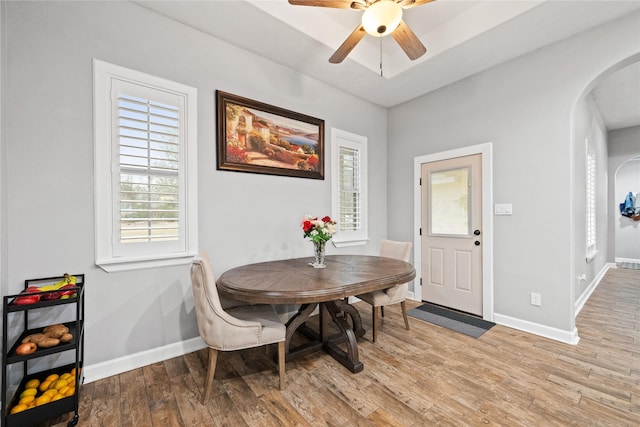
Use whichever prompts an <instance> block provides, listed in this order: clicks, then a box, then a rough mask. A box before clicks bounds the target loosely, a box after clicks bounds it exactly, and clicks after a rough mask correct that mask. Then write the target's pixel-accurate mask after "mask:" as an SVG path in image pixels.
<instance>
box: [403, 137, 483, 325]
mask: <svg viewBox="0 0 640 427" xmlns="http://www.w3.org/2000/svg"><path fill="white" fill-rule="evenodd" d="M473 154H481V155H482V235H483V239H482V318H483V319H485V320H488V321H494V320H493V316H494V313H493V209H492V207H493V145H492V143H491V142H487V143H484V144H478V145H472V146H469V147H463V148H458V149H455V150H448V151H442V152H440V153H435V154H427V155H424V156H419V157H416V158H414V163H413V164H414V168H413V173H414V183H415V184H414V198H413V209H414V213H413V220H414V245H413V248H414V249H413V253H414V263H413V264H414V268H415V270H416V280H415V281H414V286H413V288H414V295H413V296H414V299H416V300H418V301H421V300H422V287H421V286H420V278H421V277H422V266H421V259H422V247H421V241H422V239H421V236H420V227H421V226H422V225H421V216H422V213H421V210H422V202H421V197H422V190H421V186H420V176H421V170H422V164H423V163H430V162H437V161H440V160H447V159H452V158H455V157H463V156H470V155H473Z"/></svg>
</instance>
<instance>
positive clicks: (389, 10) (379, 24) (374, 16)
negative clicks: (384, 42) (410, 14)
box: [362, 0, 402, 37]
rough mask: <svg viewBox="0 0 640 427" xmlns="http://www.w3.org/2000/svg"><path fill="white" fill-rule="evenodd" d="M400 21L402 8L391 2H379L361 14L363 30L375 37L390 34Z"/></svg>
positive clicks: (391, 0)
mask: <svg viewBox="0 0 640 427" xmlns="http://www.w3.org/2000/svg"><path fill="white" fill-rule="evenodd" d="M400 21H402V8H401V7H400V5H399V4H398V3H396V2H395V1H393V0H379V1H377V2H375V3H373V4H372V5H371V6H369V7H368V8H367V9H366V10H365V11H364V13H363V14H362V26H363V27H364V30H365V31H366V32H367V33H368V34H371V35H372V36H375V37H383V36H386V35H387V34H391V33H392V32H393V30H395V29H396V28H397V27H398V25H400Z"/></svg>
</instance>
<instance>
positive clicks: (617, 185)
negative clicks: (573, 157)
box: [609, 126, 640, 262]
mask: <svg viewBox="0 0 640 427" xmlns="http://www.w3.org/2000/svg"><path fill="white" fill-rule="evenodd" d="M632 159H635V160H632ZM609 182H610V185H609V186H610V194H611V197H610V203H609V206H610V212H611V221H610V224H611V232H610V233H609V238H610V240H612V241H611V242H610V245H611V249H610V251H609V252H610V255H609V259H611V260H614V259H628V260H636V261H638V262H640V221H633V220H632V219H630V218H626V217H623V216H622V215H620V209H619V204H620V203H621V202H623V201H624V197H625V196H626V195H627V193H628V192H630V191H631V192H633V194H637V193H640V126H634V127H628V128H625V129H617V130H614V131H611V132H609ZM613 239H615V243H614V242H613Z"/></svg>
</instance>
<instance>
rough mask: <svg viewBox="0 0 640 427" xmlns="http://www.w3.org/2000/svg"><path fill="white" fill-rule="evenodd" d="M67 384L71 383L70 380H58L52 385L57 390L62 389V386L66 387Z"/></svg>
mask: <svg viewBox="0 0 640 427" xmlns="http://www.w3.org/2000/svg"><path fill="white" fill-rule="evenodd" d="M67 385H69V382H68V381H67V380H56V381H54V382H53V384H51V386H52V387H53V388H55V389H56V390H60V389H61V388H62V387H65V386H67Z"/></svg>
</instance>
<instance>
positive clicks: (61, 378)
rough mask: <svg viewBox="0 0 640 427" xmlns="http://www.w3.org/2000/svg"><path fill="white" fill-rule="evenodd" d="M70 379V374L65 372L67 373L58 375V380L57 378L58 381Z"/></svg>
mask: <svg viewBox="0 0 640 427" xmlns="http://www.w3.org/2000/svg"><path fill="white" fill-rule="evenodd" d="M70 377H71V374H70V373H68V372H67V373H64V374H62V375H60V378H58V379H60V380H68V379H69V378H70Z"/></svg>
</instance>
